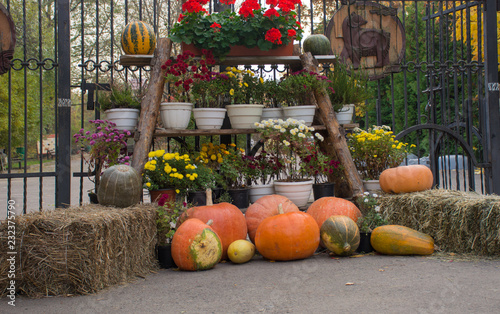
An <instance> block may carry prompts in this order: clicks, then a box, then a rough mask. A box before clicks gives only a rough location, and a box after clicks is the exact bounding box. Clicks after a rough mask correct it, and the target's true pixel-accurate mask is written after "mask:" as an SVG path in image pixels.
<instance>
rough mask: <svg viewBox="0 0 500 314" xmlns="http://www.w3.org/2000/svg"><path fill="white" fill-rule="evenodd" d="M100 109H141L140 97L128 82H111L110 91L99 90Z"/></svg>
mask: <svg viewBox="0 0 500 314" xmlns="http://www.w3.org/2000/svg"><path fill="white" fill-rule="evenodd" d="M99 104H100V106H101V111H106V110H109V109H117V108H131V109H141V101H140V98H139V97H138V96H137V95H136V94H135V92H134V91H133V90H132V88H131V87H130V86H129V85H128V84H118V83H115V84H111V87H110V91H99Z"/></svg>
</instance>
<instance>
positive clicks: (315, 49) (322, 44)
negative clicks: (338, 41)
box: [303, 34, 332, 55]
mask: <svg viewBox="0 0 500 314" xmlns="http://www.w3.org/2000/svg"><path fill="white" fill-rule="evenodd" d="M303 47H304V51H305V52H310V53H311V54H312V55H329V54H331V51H332V48H331V46H330V40H329V39H328V37H326V36H325V35H321V34H314V35H309V36H307V38H306V39H304V43H303Z"/></svg>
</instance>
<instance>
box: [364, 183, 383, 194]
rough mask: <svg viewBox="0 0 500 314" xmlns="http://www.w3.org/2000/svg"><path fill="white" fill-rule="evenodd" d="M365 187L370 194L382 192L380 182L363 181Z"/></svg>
mask: <svg viewBox="0 0 500 314" xmlns="http://www.w3.org/2000/svg"><path fill="white" fill-rule="evenodd" d="M363 186H364V187H365V190H367V191H368V192H370V193H374V192H379V191H380V190H381V189H380V182H379V181H378V180H363Z"/></svg>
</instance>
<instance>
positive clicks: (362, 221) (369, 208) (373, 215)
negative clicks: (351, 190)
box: [356, 192, 389, 232]
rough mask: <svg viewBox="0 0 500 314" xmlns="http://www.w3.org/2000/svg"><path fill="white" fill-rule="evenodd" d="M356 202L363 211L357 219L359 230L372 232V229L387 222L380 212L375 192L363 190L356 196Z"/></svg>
mask: <svg viewBox="0 0 500 314" xmlns="http://www.w3.org/2000/svg"><path fill="white" fill-rule="evenodd" d="M356 204H357V205H358V207H359V209H360V210H361V212H362V213H363V216H362V217H360V218H358V221H357V224H358V227H359V231H360V232H372V231H373V229H375V228H377V227H379V226H383V225H387V224H388V223H389V222H388V221H387V220H386V219H384V218H383V217H382V215H381V213H380V206H379V205H378V195H377V194H375V193H370V192H365V193H363V195H361V196H358V197H357V198H356Z"/></svg>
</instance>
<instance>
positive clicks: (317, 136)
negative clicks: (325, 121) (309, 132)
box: [314, 133, 325, 142]
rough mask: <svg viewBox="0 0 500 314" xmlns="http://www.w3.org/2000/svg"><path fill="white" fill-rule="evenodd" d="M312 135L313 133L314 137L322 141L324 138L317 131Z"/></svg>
mask: <svg viewBox="0 0 500 314" xmlns="http://www.w3.org/2000/svg"><path fill="white" fill-rule="evenodd" d="M314 135H315V136H316V138H317V139H318V140H320V141H321V142H323V140H324V139H325V138H324V137H323V135H321V134H319V133H315V134H314Z"/></svg>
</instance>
